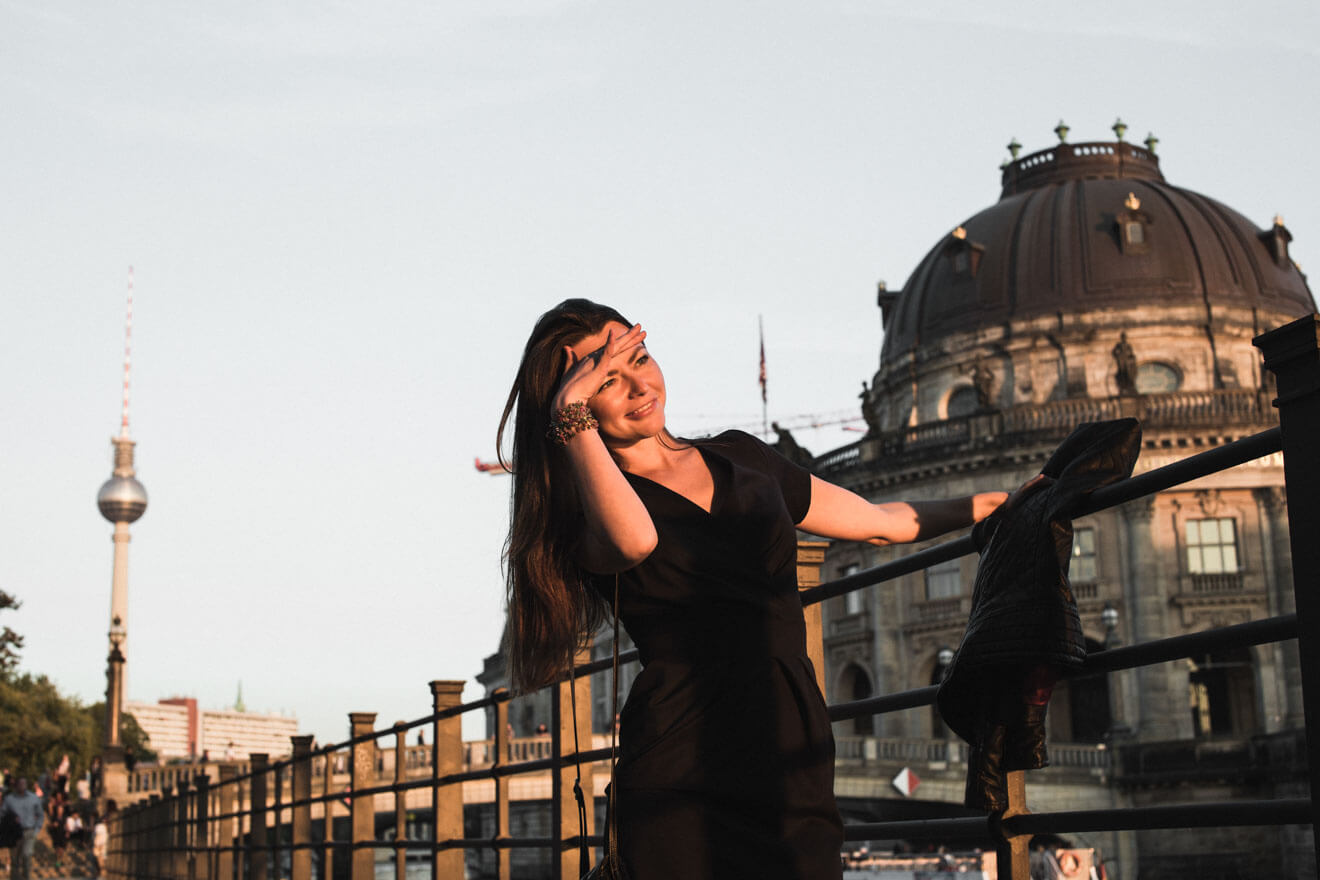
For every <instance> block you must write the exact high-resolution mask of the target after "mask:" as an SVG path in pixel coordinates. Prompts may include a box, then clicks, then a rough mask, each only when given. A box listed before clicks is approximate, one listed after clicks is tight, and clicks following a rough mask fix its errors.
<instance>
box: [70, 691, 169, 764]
mask: <svg viewBox="0 0 1320 880" xmlns="http://www.w3.org/2000/svg"><path fill="white" fill-rule="evenodd" d="M83 711H84V712H86V713H87V717H88V718H89V719H91V723H92V725H93V726H94V727H95V728H96V741H97V743H103V742H105V703H104V702H100V703H93V704H92V705H90V706H87V707H86V708H84V709H83ZM119 741H120V742H121V743H123V744H124V749H125V751H127V752H132V754H133V757H134V758H136V759H137V760H138V761H154V760H156V752H155V751H154V750H153V749H152V748H151V737H150V736H148V735H147V732H146V731H145V730H143V729H142V728H141V726H140V725H139V724H138V723H137V719H136V718H134V717H133V716H132V714H131V713H128V712H124V713H122V714H121V715H120V716H119Z"/></svg>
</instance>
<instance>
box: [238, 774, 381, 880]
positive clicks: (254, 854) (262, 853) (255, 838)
mask: <svg viewBox="0 0 1320 880" xmlns="http://www.w3.org/2000/svg"><path fill="white" fill-rule="evenodd" d="M268 760H269V756H267V755H265V754H263V753H261V752H253V753H252V754H251V755H249V756H248V761H250V762H251V764H252V780H251V783H250V787H249V788H248V791H249V792H250V796H249V797H250V800H249V803H248V806H249V808H250V810H251V816H252V823H251V824H250V825H249V826H248V845H247V847H246V849H247V861H248V876H249V877H250V878H251V880H266V876H267V872H266V767H267V766H268ZM354 880H356V878H354Z"/></svg>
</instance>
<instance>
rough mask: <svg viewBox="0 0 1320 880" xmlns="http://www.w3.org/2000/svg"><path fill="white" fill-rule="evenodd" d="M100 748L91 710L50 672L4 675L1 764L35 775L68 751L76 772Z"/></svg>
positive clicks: (0, 710) (0, 683) (0, 694)
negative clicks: (71, 696) (65, 692)
mask: <svg viewBox="0 0 1320 880" xmlns="http://www.w3.org/2000/svg"><path fill="white" fill-rule="evenodd" d="M99 751H100V742H99V741H98V740H97V737H96V730H95V728H94V727H93V725H92V724H91V723H90V720H89V719H88V717H87V712H86V710H85V709H84V708H83V706H82V705H81V704H79V702H78V701H77V700H73V699H69V698H68V697H65V696H64V695H63V694H61V693H60V692H59V690H58V689H57V688H56V687H55V684H54V683H53V682H52V681H51V680H50V679H48V678H46V676H44V675H38V676H33V675H29V674H27V673H24V674H22V675H17V674H13V673H10V674H9V675H7V676H5V678H4V679H3V680H0V765H3V766H4V767H6V768H8V769H9V770H11V771H13V772H14V773H17V774H21V775H25V776H27V777H28V778H29V779H36V778H37V777H38V776H40V775H41V774H42V773H44V772H46V771H47V770H52V769H54V768H55V767H56V766H58V765H59V763H60V758H61V757H63V756H64V755H66V754H67V755H68V756H69V761H70V763H71V764H72V765H73V768H74V771H75V772H78V771H80V770H84V769H86V768H87V765H88V762H89V761H90V760H91V757H92V755H94V754H96V753H98V752H99Z"/></svg>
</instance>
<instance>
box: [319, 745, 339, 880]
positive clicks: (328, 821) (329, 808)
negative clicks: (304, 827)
mask: <svg viewBox="0 0 1320 880" xmlns="http://www.w3.org/2000/svg"><path fill="white" fill-rule="evenodd" d="M321 773H322V782H321V790H322V792H323V793H325V794H327V795H328V794H330V793H331V792H333V791H334V790H335V785H334V782H335V780H334V776H335V754H334V752H328V753H327V754H326V755H325V764H324V766H323V767H322V768H321ZM338 802H339V799H338V798H335V799H333V800H328V801H326V802H325V803H323V804H322V805H321V808H322V810H323V812H322V814H321V821H322V823H323V824H324V825H325V828H324V831H323V837H324V839H325V846H324V847H323V848H322V850H321V861H322V862H324V863H325V870H324V871H323V872H322V876H323V877H326V878H330V877H334V876H335V847H334V845H333V842H334V839H335V804H336V803H338Z"/></svg>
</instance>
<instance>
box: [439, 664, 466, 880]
mask: <svg viewBox="0 0 1320 880" xmlns="http://www.w3.org/2000/svg"><path fill="white" fill-rule="evenodd" d="M430 687H431V710H432V711H433V712H443V711H445V710H446V709H454V708H456V707H457V706H458V705H459V704H460V703H461V702H462V700H463V682H461V681H452V680H450V681H433V682H431V684H430ZM462 770H463V719H462V716H460V715H457V714H454V715H449V716H447V717H445V718H437V719H436V721H435V727H434V729H433V730H432V731H431V776H432V782H433V783H434V782H435V781H436V780H438V779H441V778H443V777H445V776H452V775H454V774H455V773H460V772H462ZM431 809H432V814H433V815H434V816H435V830H434V835H435V836H434V838H433V840H434V842H435V843H444V842H445V841H448V840H461V839H462V838H463V786H462V785H456V784H451V785H446V786H444V787H440V786H438V785H434V784H433V785H432V788H431ZM466 852H467V851H466V850H463V849H459V848H454V849H444V850H441V849H437V850H436V851H435V861H434V863H433V865H434V867H433V872H434V873H433V876H435V877H437V878H443V877H462V876H463V866H464V861H465V858H464V857H465V854H466Z"/></svg>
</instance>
